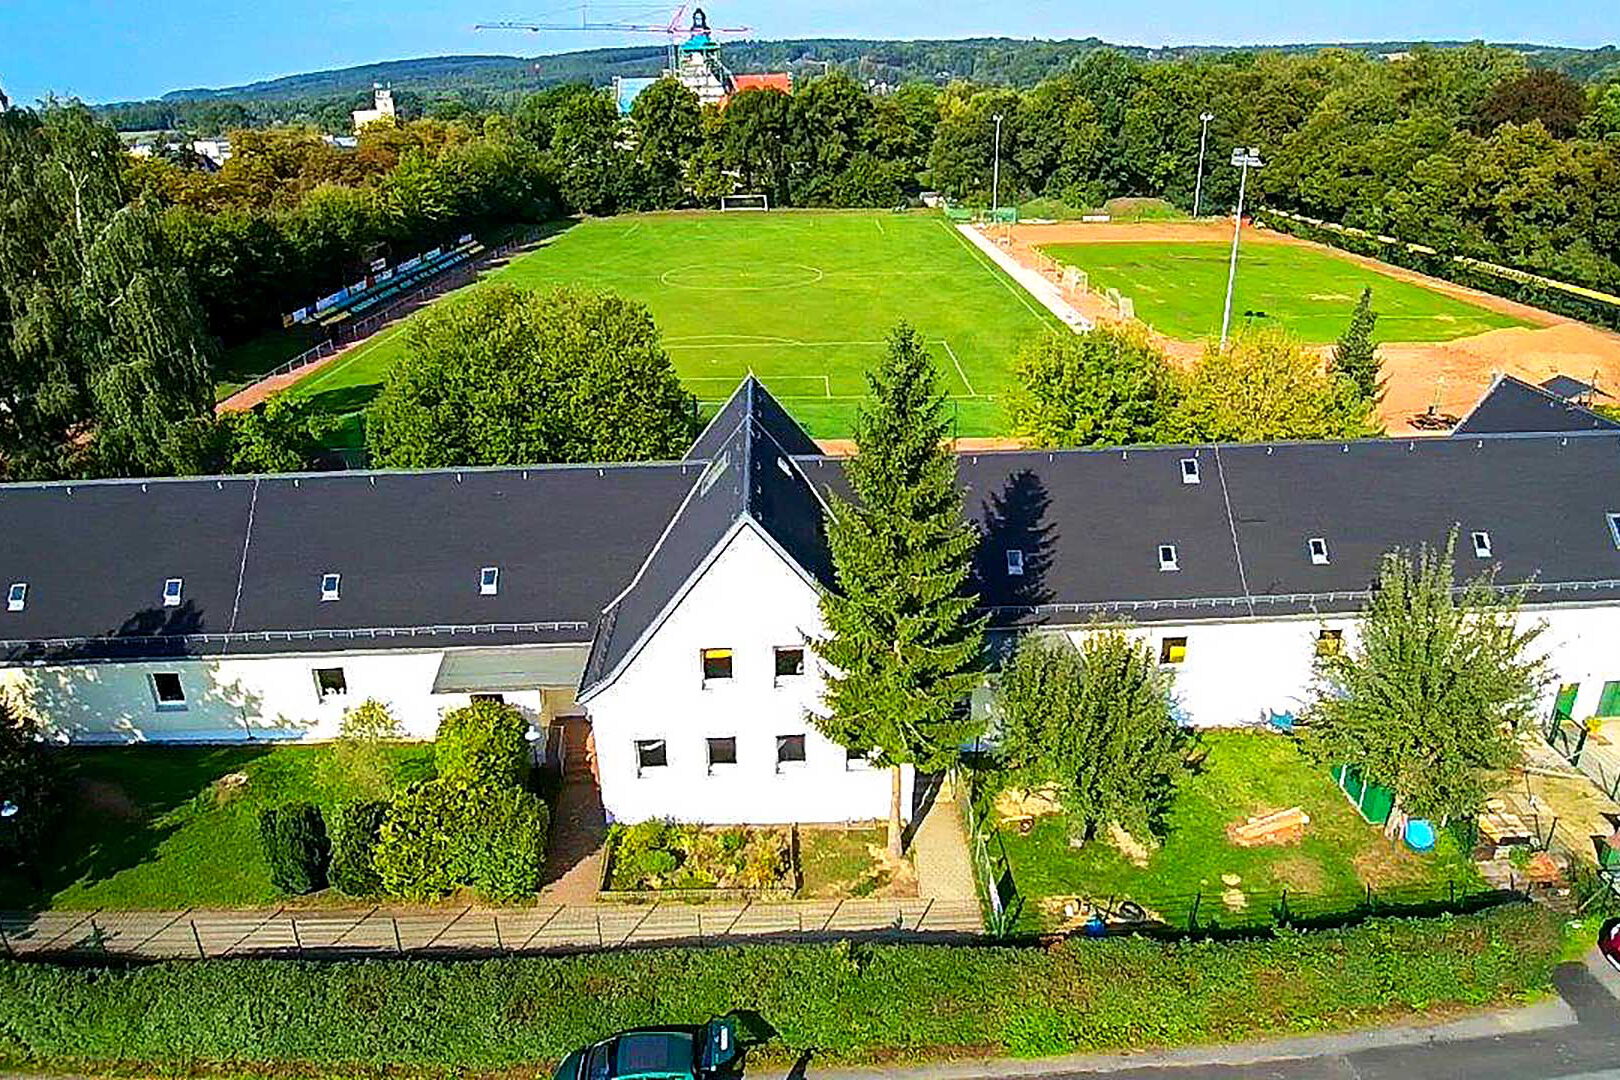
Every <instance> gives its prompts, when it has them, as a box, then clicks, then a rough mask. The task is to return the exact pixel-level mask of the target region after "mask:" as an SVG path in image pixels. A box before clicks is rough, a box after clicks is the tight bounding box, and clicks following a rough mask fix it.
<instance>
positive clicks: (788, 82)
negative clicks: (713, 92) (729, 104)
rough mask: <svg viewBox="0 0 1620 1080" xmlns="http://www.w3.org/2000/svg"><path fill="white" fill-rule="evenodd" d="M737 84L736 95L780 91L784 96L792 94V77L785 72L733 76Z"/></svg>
mask: <svg viewBox="0 0 1620 1080" xmlns="http://www.w3.org/2000/svg"><path fill="white" fill-rule="evenodd" d="M734 78H735V80H736V84H737V91H736V92H737V93H739V94H740V93H742V92H743V91H744V90H780V91H781V92H782V93H784V94H791V93H793V75H792V73H790V72H786V71H773V72H770V73H768V74H763V75H737V76H734Z"/></svg>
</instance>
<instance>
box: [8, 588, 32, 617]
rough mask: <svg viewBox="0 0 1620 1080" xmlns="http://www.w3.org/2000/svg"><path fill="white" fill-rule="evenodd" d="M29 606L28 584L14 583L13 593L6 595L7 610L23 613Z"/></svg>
mask: <svg viewBox="0 0 1620 1080" xmlns="http://www.w3.org/2000/svg"><path fill="white" fill-rule="evenodd" d="M26 606H28V582H26V581H17V582H13V583H12V586H11V591H10V592H9V593H7V594H6V610H7V611H21V610H22V609H23V608H24V607H26Z"/></svg>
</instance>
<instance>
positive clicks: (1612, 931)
mask: <svg viewBox="0 0 1620 1080" xmlns="http://www.w3.org/2000/svg"><path fill="white" fill-rule="evenodd" d="M1597 946H1598V952H1600V953H1602V954H1603V959H1605V960H1607V961H1608V962H1609V966H1610V967H1612V968H1614V969H1615V970H1616V971H1620V919H1609V920H1607V921H1605V922H1604V924H1603V926H1602V928H1601V929H1599V930H1598V941H1597Z"/></svg>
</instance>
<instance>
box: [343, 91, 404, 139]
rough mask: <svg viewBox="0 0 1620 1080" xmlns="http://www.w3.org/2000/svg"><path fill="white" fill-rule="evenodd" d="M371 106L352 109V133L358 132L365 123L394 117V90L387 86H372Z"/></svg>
mask: <svg viewBox="0 0 1620 1080" xmlns="http://www.w3.org/2000/svg"><path fill="white" fill-rule="evenodd" d="M371 96H372V101H371V108H369V109H356V110H354V113H353V116H354V133H355V134H356V135H358V134H360V129H361V128H363V127H365V126H366V125H367V124H372V123H375V122H377V121H378V120H383V119H389V120H392V119H393V118H394V91H393V90H392V89H390V88H388V87H383V86H377V87H373V88H372V95H371Z"/></svg>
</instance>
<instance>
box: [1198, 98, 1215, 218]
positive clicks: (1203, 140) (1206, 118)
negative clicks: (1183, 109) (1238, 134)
mask: <svg viewBox="0 0 1620 1080" xmlns="http://www.w3.org/2000/svg"><path fill="white" fill-rule="evenodd" d="M1213 119H1215V114H1214V113H1211V112H1203V113H1199V114H1198V122H1199V123H1200V124H1202V125H1203V126H1202V127H1201V128H1199V131H1198V182H1197V183H1196V184H1195V185H1194V186H1193V217H1197V216H1198V211H1199V210H1200V209H1201V208H1202V207H1203V204H1204V146H1205V145H1206V144H1207V143H1208V142H1209V122H1210V121H1211V120H1213Z"/></svg>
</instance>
